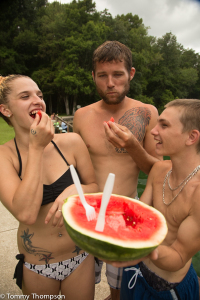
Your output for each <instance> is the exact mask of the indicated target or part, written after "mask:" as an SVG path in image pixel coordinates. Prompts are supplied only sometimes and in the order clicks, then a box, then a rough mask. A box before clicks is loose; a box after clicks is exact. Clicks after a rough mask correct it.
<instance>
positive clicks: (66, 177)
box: [14, 138, 74, 205]
mask: <svg viewBox="0 0 200 300" xmlns="http://www.w3.org/2000/svg"><path fill="white" fill-rule="evenodd" d="M14 141H15V146H16V150H17V155H18V160H19V173H18V176H19V178H20V179H21V173H22V160H21V155H20V152H19V149H18V147H17V143H16V140H15V138H14ZM51 142H52V144H53V145H54V147H55V148H56V150H57V151H58V153H59V154H60V155H61V157H62V158H63V160H64V161H65V162H66V164H67V165H68V166H69V164H68V162H67V160H66V159H65V157H64V155H63V154H62V152H61V151H60V149H59V148H58V146H57V145H56V144H55V142H54V141H51ZM21 180H22V179H21ZM73 183H74V182H73V179H72V176H71V172H70V169H68V170H67V171H66V172H65V173H64V174H63V175H62V176H61V177H60V178H58V179H57V180H56V181H55V182H53V183H52V184H49V185H47V184H44V185H43V199H42V204H41V205H45V204H48V203H50V202H54V201H55V199H56V198H57V197H58V196H59V195H60V194H61V193H62V192H63V191H64V189H66V188H67V187H68V186H70V185H71V184H73Z"/></svg>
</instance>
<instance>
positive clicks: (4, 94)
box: [0, 74, 29, 126]
mask: <svg viewBox="0 0 200 300" xmlns="http://www.w3.org/2000/svg"><path fill="white" fill-rule="evenodd" d="M21 77H28V76H26V75H20V74H14V75H8V76H5V77H4V76H0V104H8V102H9V100H8V95H9V94H10V93H11V91H12V81H14V80H15V79H17V78H21ZM28 78H29V77H28ZM0 116H1V117H2V118H3V119H4V120H5V121H6V122H7V123H8V125H10V126H12V124H11V122H10V119H9V118H8V117H6V116H4V115H3V114H2V113H1V112H0Z"/></svg>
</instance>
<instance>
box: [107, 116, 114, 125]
mask: <svg viewBox="0 0 200 300" xmlns="http://www.w3.org/2000/svg"><path fill="white" fill-rule="evenodd" d="M109 121H110V122H115V120H114V118H113V117H111V118H110V120H109ZM109 121H108V122H109ZM108 122H106V123H107V124H108ZM108 126H109V127H110V125H109V124H108Z"/></svg>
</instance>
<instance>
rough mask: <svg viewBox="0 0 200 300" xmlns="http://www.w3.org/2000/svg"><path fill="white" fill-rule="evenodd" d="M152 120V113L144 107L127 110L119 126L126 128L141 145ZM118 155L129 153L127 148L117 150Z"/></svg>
mask: <svg viewBox="0 0 200 300" xmlns="http://www.w3.org/2000/svg"><path fill="white" fill-rule="evenodd" d="M150 120H151V111H150V110H149V109H148V108H144V107H135V108H131V109H129V110H127V111H126V112H125V114H124V115H123V116H122V117H121V118H120V119H119V121H118V124H120V125H123V126H126V127H127V128H128V129H129V130H130V131H131V132H132V134H133V135H134V136H135V137H136V138H137V139H138V141H139V142H140V143H141V142H142V141H143V140H144V138H145V129H146V126H148V125H149V123H150ZM115 151H116V152H118V153H127V151H126V149H125V148H115Z"/></svg>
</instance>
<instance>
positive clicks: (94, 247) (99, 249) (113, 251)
mask: <svg viewBox="0 0 200 300" xmlns="http://www.w3.org/2000/svg"><path fill="white" fill-rule="evenodd" d="M65 226H66V229H67V232H68V234H69V236H70V237H71V239H72V240H73V241H74V242H75V243H76V245H77V246H79V247H80V248H81V249H83V250H84V251H86V252H88V253H90V254H92V255H94V256H96V257H99V258H102V259H105V260H109V261H128V260H134V259H137V258H140V257H144V256H146V255H148V254H149V253H151V252H152V251H153V250H154V249H155V248H156V247H157V246H155V247H148V248H144V249H140V250H139V249H133V248H125V247H120V246H118V245H114V244H111V243H108V242H103V241H101V240H98V239H94V238H91V237H90V236H87V235H84V239H83V234H82V233H80V232H78V231H75V230H74V229H73V228H71V227H70V226H69V225H68V224H67V222H66V221H65Z"/></svg>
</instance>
